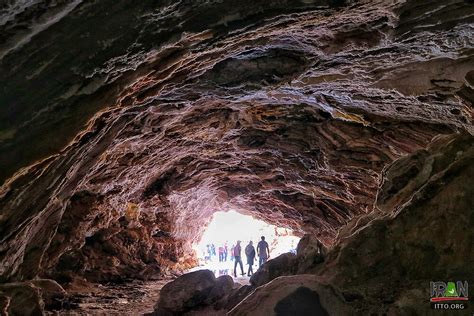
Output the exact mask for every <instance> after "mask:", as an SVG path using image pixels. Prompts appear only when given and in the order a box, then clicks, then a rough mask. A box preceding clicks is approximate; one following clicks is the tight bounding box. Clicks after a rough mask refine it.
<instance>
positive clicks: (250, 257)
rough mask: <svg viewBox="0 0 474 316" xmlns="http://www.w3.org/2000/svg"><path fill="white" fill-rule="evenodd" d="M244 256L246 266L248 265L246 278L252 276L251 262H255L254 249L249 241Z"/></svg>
mask: <svg viewBox="0 0 474 316" xmlns="http://www.w3.org/2000/svg"><path fill="white" fill-rule="evenodd" d="M245 255H246V256H247V264H248V265H249V269H248V271H247V276H251V275H252V274H253V267H252V266H253V262H254V261H255V248H254V246H253V243H252V241H249V244H248V245H247V247H245Z"/></svg>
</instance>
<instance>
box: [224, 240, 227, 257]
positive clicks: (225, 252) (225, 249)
mask: <svg viewBox="0 0 474 316" xmlns="http://www.w3.org/2000/svg"><path fill="white" fill-rule="evenodd" d="M227 251H228V249H227V241H226V242H225V244H224V261H226V262H227Z"/></svg>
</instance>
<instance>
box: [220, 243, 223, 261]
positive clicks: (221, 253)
mask: <svg viewBox="0 0 474 316" xmlns="http://www.w3.org/2000/svg"><path fill="white" fill-rule="evenodd" d="M222 261H224V247H222V246H219V262H222Z"/></svg>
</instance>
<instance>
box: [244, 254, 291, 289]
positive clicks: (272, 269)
mask: <svg viewBox="0 0 474 316" xmlns="http://www.w3.org/2000/svg"><path fill="white" fill-rule="evenodd" d="M295 263H296V256H295V254H293V253H291V252H287V253H284V254H281V255H279V256H278V257H276V258H274V259H271V260H268V261H267V262H265V263H264V264H263V265H262V266H261V267H260V268H259V269H258V270H257V272H255V273H254V274H253V275H252V276H251V277H250V284H252V286H254V287H257V286H260V285H263V284H265V283H268V282H270V281H271V280H273V279H274V278H276V277H279V276H282V275H291V274H295V272H296V265H295Z"/></svg>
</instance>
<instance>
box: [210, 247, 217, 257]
mask: <svg viewBox="0 0 474 316" xmlns="http://www.w3.org/2000/svg"><path fill="white" fill-rule="evenodd" d="M211 251H212V255H213V256H215V255H216V246H215V245H214V244H211Z"/></svg>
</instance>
